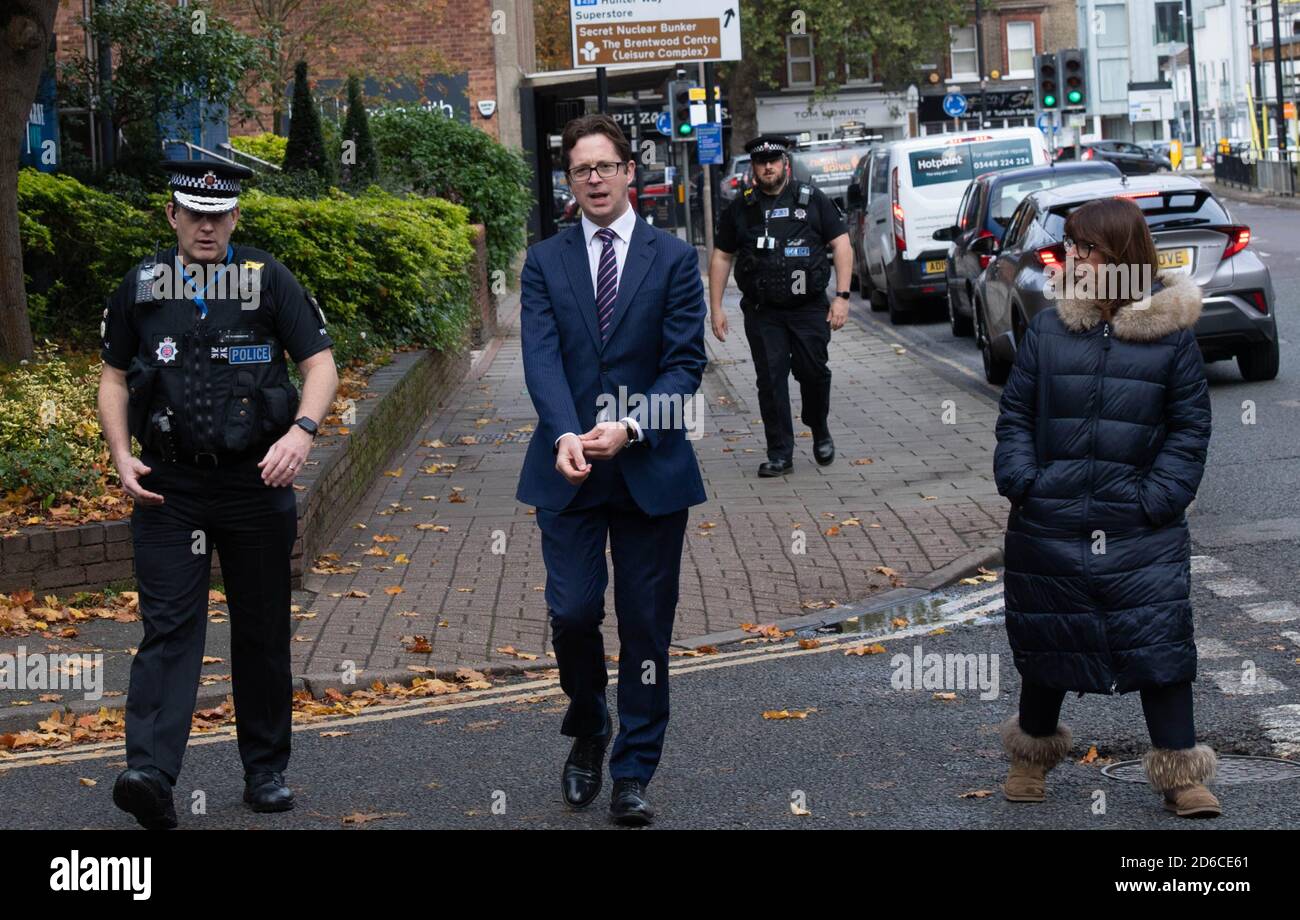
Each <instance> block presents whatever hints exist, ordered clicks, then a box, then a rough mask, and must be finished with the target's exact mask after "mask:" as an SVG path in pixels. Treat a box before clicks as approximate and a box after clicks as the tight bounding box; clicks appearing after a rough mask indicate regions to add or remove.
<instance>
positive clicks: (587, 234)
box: [555, 203, 643, 450]
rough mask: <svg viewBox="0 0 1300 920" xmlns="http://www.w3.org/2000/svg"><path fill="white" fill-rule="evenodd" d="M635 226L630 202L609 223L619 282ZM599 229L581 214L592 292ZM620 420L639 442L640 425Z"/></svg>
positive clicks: (600, 248) (595, 286) (595, 288)
mask: <svg viewBox="0 0 1300 920" xmlns="http://www.w3.org/2000/svg"><path fill="white" fill-rule="evenodd" d="M635 227H636V211H634V210H633V209H632V205H631V204H630V203H629V204H628V206H627V209H626V210H625V211H623V213H622V214H621V215H619V216H618V217H616V218H615V219H614V221H613V222H612V223H611V224H610V225H609V229H611V230H613V231H614V240H613V243H612V245H613V247H614V261H615V262H616V263H617V265H616V266H615V267H614V277H615V280H616V281H619V282H621V281H622V279H623V266H624V265H625V264H627V247H628V244H629V243H630V242H631V241H632V231H633V229H634V228H635ZM599 229H600V227H599V226H598V225H596V224H594V223H592V221H591V219H590V218H588V217H587V215H586V214H585V213H584V214H583V215H582V238H583V240H584V241H585V242H586V244H587V264H588V265H589V266H590V267H591V291H592V293H593V294H595V293H596V292H597V291H598V290H599V286H598V284H597V279H596V276H597V275H598V274H599V272H600V254H601V252H602V251H603V250H604V248H605V244H604V243H603V242H602V241H601V240H600V238H598V237H597V236H596V231H597V230H599ZM622 421H624V422H629V423H631V425H632V429H633V430H634V431H635V432H636V438H637V443H638V444H640V443H641V442H642V440H643V438H642V435H641V425H640V424H639V423H638V422H637V420H636V419H634V418H631V417H628V418H625V419H622ZM573 433H574V432H572V431H566V432H565V433H564V434H562V435H560V438H562V437H564V436H565V435H569V434H573ZM560 438H556V439H555V447H556V449H557V450H558V449H559V446H560Z"/></svg>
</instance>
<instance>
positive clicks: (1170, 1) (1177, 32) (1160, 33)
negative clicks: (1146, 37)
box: [1156, 0, 1185, 45]
mask: <svg viewBox="0 0 1300 920" xmlns="http://www.w3.org/2000/svg"><path fill="white" fill-rule="evenodd" d="M1182 41H1185V39H1184V38H1183V4H1182V0H1162V2H1159V3H1157V4H1156V44H1157V45H1164V44H1167V43H1169V42H1182Z"/></svg>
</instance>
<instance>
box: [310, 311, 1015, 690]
mask: <svg viewBox="0 0 1300 920" xmlns="http://www.w3.org/2000/svg"><path fill="white" fill-rule="evenodd" d="M725 303H726V306H727V310H728V315H729V319H730V323H731V332H730V334H729V335H728V337H727V341H726V342H719V341H717V339H716V338H715V337H714V336H713V334H712V332H711V331H708V332H706V341H707V348H708V351H709V358H710V363H709V367H708V370H707V371H706V373H705V376H704V382H703V387H702V391H703V397H704V399H705V400H706V401H707V408H706V411H705V412H704V413H703V414H702V415H703V426H702V428H703V435H702V437H700V438H699V439H698V440H696V441H695V442H694V444H695V449H696V453H697V455H698V456H699V459H700V466H701V469H702V471H703V475H704V481H705V486H706V489H707V492H708V495H709V501H708V502H707V503H706V504H704V505H701V506H697V507H695V508H692V509H691V515H690V523H689V525H688V529H687V539H686V548H685V551H684V556H683V560H682V578H681V599H680V602H679V605H678V610H677V619H676V622H675V625H674V638H675V640H677V641H684V640H687V639H689V638H691V637H693V636H702V635H706V634H709V633H713V632H717V631H721V630H725V629H734V628H735V627H737V626H739V625H740V624H741V623H745V622H750V623H765V622H771V621H773V620H775V619H778V618H782V617H789V616H796V615H800V614H803V613H807V612H808V610H809V609H815V607H816V605H828V604H831V603H840V604H844V603H849V602H852V601H856V600H861V599H862V598H864V597H866V596H868V595H870V594H872V593H873V592H875V591H878V590H881V589H884V588H888V587H891V584H890V579H889V578H888V577H887V576H886V575H884V574H881V573H879V572H877V571H875V569H876V567H878V566H887V567H889V568H890V569H893V570H894V571H895V572H896V573H897V575H898V577H901V578H902V579H903V580H904V581H906V580H907V579H908V577H909V576H915V575H920V574H924V573H927V572H930V571H932V570H933V569H935V568H938V567H939V566H941V565H944V564H945V563H947V562H950V561H952V560H953V559H956V558H957V557H959V556H961V555H963V554H964V553H966V552H968V551H970V550H972V549H974V548H977V547H981V546H990V545H994V546H996V545H1000V544H1001V538H1002V531H1003V526H1004V524H1005V520H1006V510H1007V504H1006V501H1005V500H1004V499H1002V498H1001V497H1000V496H998V495H997V493H996V489H995V488H994V485H993V482H992V456H993V453H992V452H993V447H994V444H995V441H994V437H993V424H994V421H995V419H996V415H997V407H996V405H995V404H994V403H993V402H992V401H991V400H990V399H989V398H988V397H987V396H984V395H981V394H976V393H974V392H970V391H967V390H965V389H963V388H961V387H959V386H956V385H954V384H952V383H949V382H947V381H945V380H944V379H942V378H940V377H939V376H937V375H936V374H935V373H934V372H933V371H932V370H930V369H929V368H928V367H927V366H926V365H925V364H924V363H922V362H921V361H920V360H919V359H918V358H917V357H916V356H914V355H913V354H911V353H909V352H907V351H906V350H903V351H902V352H901V353H900V350H899V348H898V347H896V346H895V345H893V344H891V342H890V341H888V337H887V333H885V337H883V338H882V337H881V336H880V335H879V334H876V333H874V332H872V331H870V330H868V329H867V328H864V326H863V325H861V324H859V323H858V322H856V321H854V320H853V319H852V318H851V319H850V321H849V322H848V323H847V324H846V325H845V327H844V328H843V329H842V330H840V331H839V332H836V333H835V334H834V336H833V337H832V342H831V347H830V364H831V369H832V372H833V375H834V378H833V384H832V387H833V393H832V409H831V430H832V434H833V435H834V437H835V442H836V447H837V452H838V456H837V458H836V461H835V463H834V464H833V465H831V466H828V467H818V466H817V465H816V464H815V463H814V461H813V458H812V450H811V448H812V441H811V436H810V434H809V433H808V432H807V430H806V429H804V428H803V426H802V425H801V424H800V423H799V421H798V414H797V413H798V405H799V401H798V386H797V384H796V383H795V382H794V381H793V379H792V380H791V396H792V399H793V400H794V402H795V410H794V411H795V413H796V414H795V428H796V434H797V439H796V449H795V469H794V472H793V473H792V474H791V475H789V476H787V477H785V478H783V479H763V480H760V479H758V478H757V477H756V475H755V471H756V469H757V467H758V464H759V463H760V462H762V460H763V459H764V458H765V457H766V451H765V448H764V441H763V429H762V423H761V420H760V418H759V413H758V401H757V396H756V393H755V389H754V372H753V366H752V363H751V361H750V356H749V349H748V346H747V343H746V341H745V338H744V334H743V330H742V328H741V325H742V322H741V315H740V309H739V294H738V292H737V291H736V290H735V288H734V286H733V287H730V288H729V289H728V292H727V296H726V299H725ZM517 305H518V296H517V295H515V296H514V297H513V298H511V300H510V301H507V302H506V303H503V305H502V314H503V322H502V324H501V326H502V328H501V335H502V337H503V341H502V342H501V346H500V350H499V351H498V352H497V354H496V356H495V358H494V359H493V360H492V362H491V364H490V365H489V366H488V367H487V368H486V371H485V372H484V373H482V375H481V376H480V377H479V378H478V379H470V380H466V381H465V382H464V383H463V384H462V385H461V386H460V387H459V389H458V390H457V391H456V392H455V393H454V395H453V396H452V397H451V398H450V399H449V401H448V403H447V404H446V405H445V406H443V407H441V408H440V410H439V411H438V412H437V413H435V415H434V417H433V418H432V420H431V421H430V423H429V424H428V426H427V427H426V428H425V430H423V431H421V432H419V433H418V435H417V436H416V437H415V438H413V440H412V441H411V443H410V444H409V445H408V446H407V447H406V448H405V450H404V451H403V453H402V455H401V456H399V457H398V458H397V459H396V460H394V461H393V463H392V464H391V466H390V468H389V470H388V471H387V473H386V474H385V475H383V476H380V477H379V480H378V481H377V482H376V483H375V484H374V485H373V487H372V488H371V490H370V492H369V493H368V494H367V496H366V498H365V499H364V500H363V502H362V504H361V505H360V506H359V508H358V509H357V511H356V512H355V513H354V515H353V521H352V523H350V524H348V525H345V527H344V528H343V529H342V530H341V531H340V533H339V535H338V536H337V537H336V539H335V540H334V542H333V544H332V546H331V547H330V552H331V553H334V554H337V555H338V557H339V558H338V560H337V561H333V562H332V563H331V564H332V565H333V566H334V567H337V568H345V571H342V572H337V573H334V574H323V575H322V574H312V575H308V576H307V577H306V579H305V580H304V586H305V587H307V588H309V589H310V590H311V591H313V592H316V593H315V594H314V596H313V595H312V594H308V595H307V597H309V598H311V603H310V611H311V612H312V613H314V614H315V617H313V618H311V619H306V620H302V621H298V622H296V623H295V630H296V634H295V637H294V642H293V645H292V648H293V653H294V674H295V675H298V676H306V677H308V678H317V679H329V678H330V677H337V675H338V674H339V672H340V668H341V667H342V666H343V662H345V661H352V662H354V663H355V664H356V666H357V667H358V668H360V669H362V672H363V677H364V674H365V672H369V673H370V674H371V675H374V674H376V673H378V672H383V671H391V670H393V669H398V670H404V669H406V668H407V667H408V666H411V665H423V666H432V667H434V668H439V669H440V668H445V667H448V666H458V665H466V664H469V665H480V664H486V663H497V662H514V663H518V661H519V659H518V658H516V657H515V656H514V655H512V654H511V653H509V652H504V653H503V652H501V651H499V649H501V648H507V647H509V648H513V649H515V650H516V651H518V652H522V653H527V654H535V655H539V656H542V657H540V658H539V659H538V661H537V663H538V665H546V664H548V663H550V664H553V660H551V659H548V658H547V657H546V656H547V654H548V653H549V651H550V645H549V634H548V624H547V616H546V607H545V602H544V600H543V594H542V590H543V586H544V583H545V578H546V573H545V567H544V565H543V562H542V555H541V543H540V537H539V532H538V529H537V524H536V521H535V518H534V516H533V513H532V509H531V508H528V507H526V506H524V505H522V504H520V503H519V502H517V501H516V500H515V498H514V494H515V486H516V482H517V478H518V475H519V469H520V466H521V464H522V462H523V456H524V450H525V448H526V446H527V443H528V440H529V438H530V436H531V426H532V425H533V423H534V422H535V421H536V414H535V412H534V410H533V406H532V403H531V401H530V400H529V397H528V393H527V391H526V389H525V386H524V372H523V363H522V357H521V351H520V339H519V327H518V322H517V313H518V311H517ZM854 309H855V310H857V309H863V307H862V306H861V305H860V304H855V307H854ZM435 442H438V443H440V444H443V445H445V446H442V447H438V446H430V445H433V444H434V443H435ZM865 460H870V461H871V462H870V463H855V462H854V461H865ZM846 522H847V523H846ZM360 525H364V528H363V527H361V526H360ZM420 525H424V526H423V527H421V526H420ZM430 525H432V527H431V526H430ZM444 528H445V529H444ZM375 537H384V538H390V541H389V542H376V541H375ZM391 538H395V539H391ZM800 550H802V552H800ZM381 551H382V552H385V553H387V555H378V553H379V552H381ZM367 553H369V555H367ZM348 563H360V566H359V567H347V564H348ZM399 587H400V588H401V589H402V590H401V593H389V591H392V590H393V589H395V588H399ZM386 589H388V590H386ZM350 593H351V594H352V596H349V594H350ZM361 594H364V595H365V596H357V595H361ZM605 607H606V611H607V614H606V618H605V623H604V627H603V628H604V631H605V634H606V649H607V653H608V654H610V655H613V654H616V653H617V648H618V646H617V632H616V619H615V616H614V603H613V584H612V578H611V585H610V588H609V591H608V592H607V595H606V604H605ZM411 636H424V637H425V638H426V639H427V640H428V642H429V645H430V646H431V648H432V651H431V652H429V653H413V652H409V651H407V650H406V648H405V647H404V643H403V637H411Z"/></svg>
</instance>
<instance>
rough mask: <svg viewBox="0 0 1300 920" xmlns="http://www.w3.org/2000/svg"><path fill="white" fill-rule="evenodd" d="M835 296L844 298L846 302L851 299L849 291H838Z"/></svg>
mask: <svg viewBox="0 0 1300 920" xmlns="http://www.w3.org/2000/svg"><path fill="white" fill-rule="evenodd" d="M835 296H836V297H843V298H844V299H845V300H848V299H849V292H848V291H836V292H835Z"/></svg>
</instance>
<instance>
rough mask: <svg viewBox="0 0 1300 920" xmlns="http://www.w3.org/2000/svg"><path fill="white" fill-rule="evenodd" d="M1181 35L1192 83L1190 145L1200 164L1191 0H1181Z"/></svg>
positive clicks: (1199, 111)
mask: <svg viewBox="0 0 1300 920" xmlns="http://www.w3.org/2000/svg"><path fill="white" fill-rule="evenodd" d="M1183 31H1184V32H1185V33H1186V34H1185V35H1184V36H1183V37H1184V38H1186V39H1187V67H1188V74H1187V76H1188V79H1189V82H1190V83H1191V84H1192V146H1193V148H1194V149H1195V150H1196V165H1197V166H1200V165H1201V97H1200V94H1199V93H1198V92H1197V89H1196V20H1195V19H1193V18H1192V0H1183Z"/></svg>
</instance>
